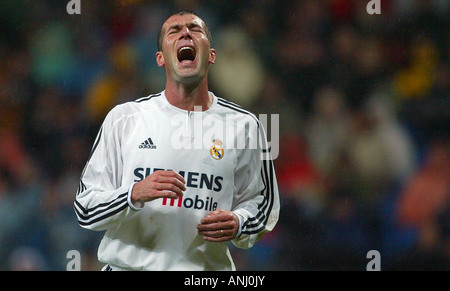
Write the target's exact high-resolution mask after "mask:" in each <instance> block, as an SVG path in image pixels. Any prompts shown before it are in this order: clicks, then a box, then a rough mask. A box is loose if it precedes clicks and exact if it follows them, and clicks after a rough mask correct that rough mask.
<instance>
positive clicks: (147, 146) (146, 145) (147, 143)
mask: <svg viewBox="0 0 450 291" xmlns="http://www.w3.org/2000/svg"><path fill="white" fill-rule="evenodd" d="M139 148H140V149H156V145H155V144H154V143H153V141H152V139H151V138H148V139H146V140H145V141H144V142H143V143H141V144H140V145H139Z"/></svg>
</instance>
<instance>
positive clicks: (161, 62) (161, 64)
mask: <svg viewBox="0 0 450 291" xmlns="http://www.w3.org/2000/svg"><path fill="white" fill-rule="evenodd" d="M156 63H157V64H158V67H164V65H165V64H166V62H165V61H164V55H163V53H162V52H161V51H157V52H156Z"/></svg>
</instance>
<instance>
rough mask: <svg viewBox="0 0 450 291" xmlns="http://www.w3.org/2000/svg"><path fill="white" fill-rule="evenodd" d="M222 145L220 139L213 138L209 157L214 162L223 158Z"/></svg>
mask: <svg viewBox="0 0 450 291" xmlns="http://www.w3.org/2000/svg"><path fill="white" fill-rule="evenodd" d="M222 145H223V143H222V141H221V140H220V139H218V138H215V139H214V140H213V145H212V147H211V148H210V149H209V153H210V154H211V157H213V158H214V159H216V160H220V159H222V158H223V154H224V151H223V146H222Z"/></svg>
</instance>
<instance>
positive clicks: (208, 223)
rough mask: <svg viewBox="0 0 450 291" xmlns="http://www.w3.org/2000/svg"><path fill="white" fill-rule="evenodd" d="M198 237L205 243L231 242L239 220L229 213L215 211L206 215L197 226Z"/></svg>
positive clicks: (219, 210)
mask: <svg viewBox="0 0 450 291" xmlns="http://www.w3.org/2000/svg"><path fill="white" fill-rule="evenodd" d="M197 230H198V234H199V235H203V238H204V239H205V240H206V241H210V242H225V241H229V240H232V239H233V238H234V237H235V236H236V234H237V232H238V230H239V218H238V217H237V216H236V214H234V213H233V212H231V211H226V210H223V209H217V210H214V211H213V212H210V213H209V214H208V215H206V216H205V217H204V218H203V219H202V220H201V221H200V224H198V225H197Z"/></svg>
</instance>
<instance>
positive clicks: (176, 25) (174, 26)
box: [166, 22, 204, 32]
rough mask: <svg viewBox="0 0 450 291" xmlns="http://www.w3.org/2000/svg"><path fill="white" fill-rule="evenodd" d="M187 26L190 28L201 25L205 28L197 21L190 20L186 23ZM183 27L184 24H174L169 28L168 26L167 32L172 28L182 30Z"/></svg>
mask: <svg viewBox="0 0 450 291" xmlns="http://www.w3.org/2000/svg"><path fill="white" fill-rule="evenodd" d="M186 26H187V27H188V28H189V29H192V28H197V27H199V28H201V29H202V30H204V28H203V27H202V26H201V25H199V24H197V23H195V22H189V23H187V24H186ZM182 27H183V25H182V24H174V25H171V26H169V28H167V31H166V32H168V31H170V30H172V29H175V30H181V28H182Z"/></svg>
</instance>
